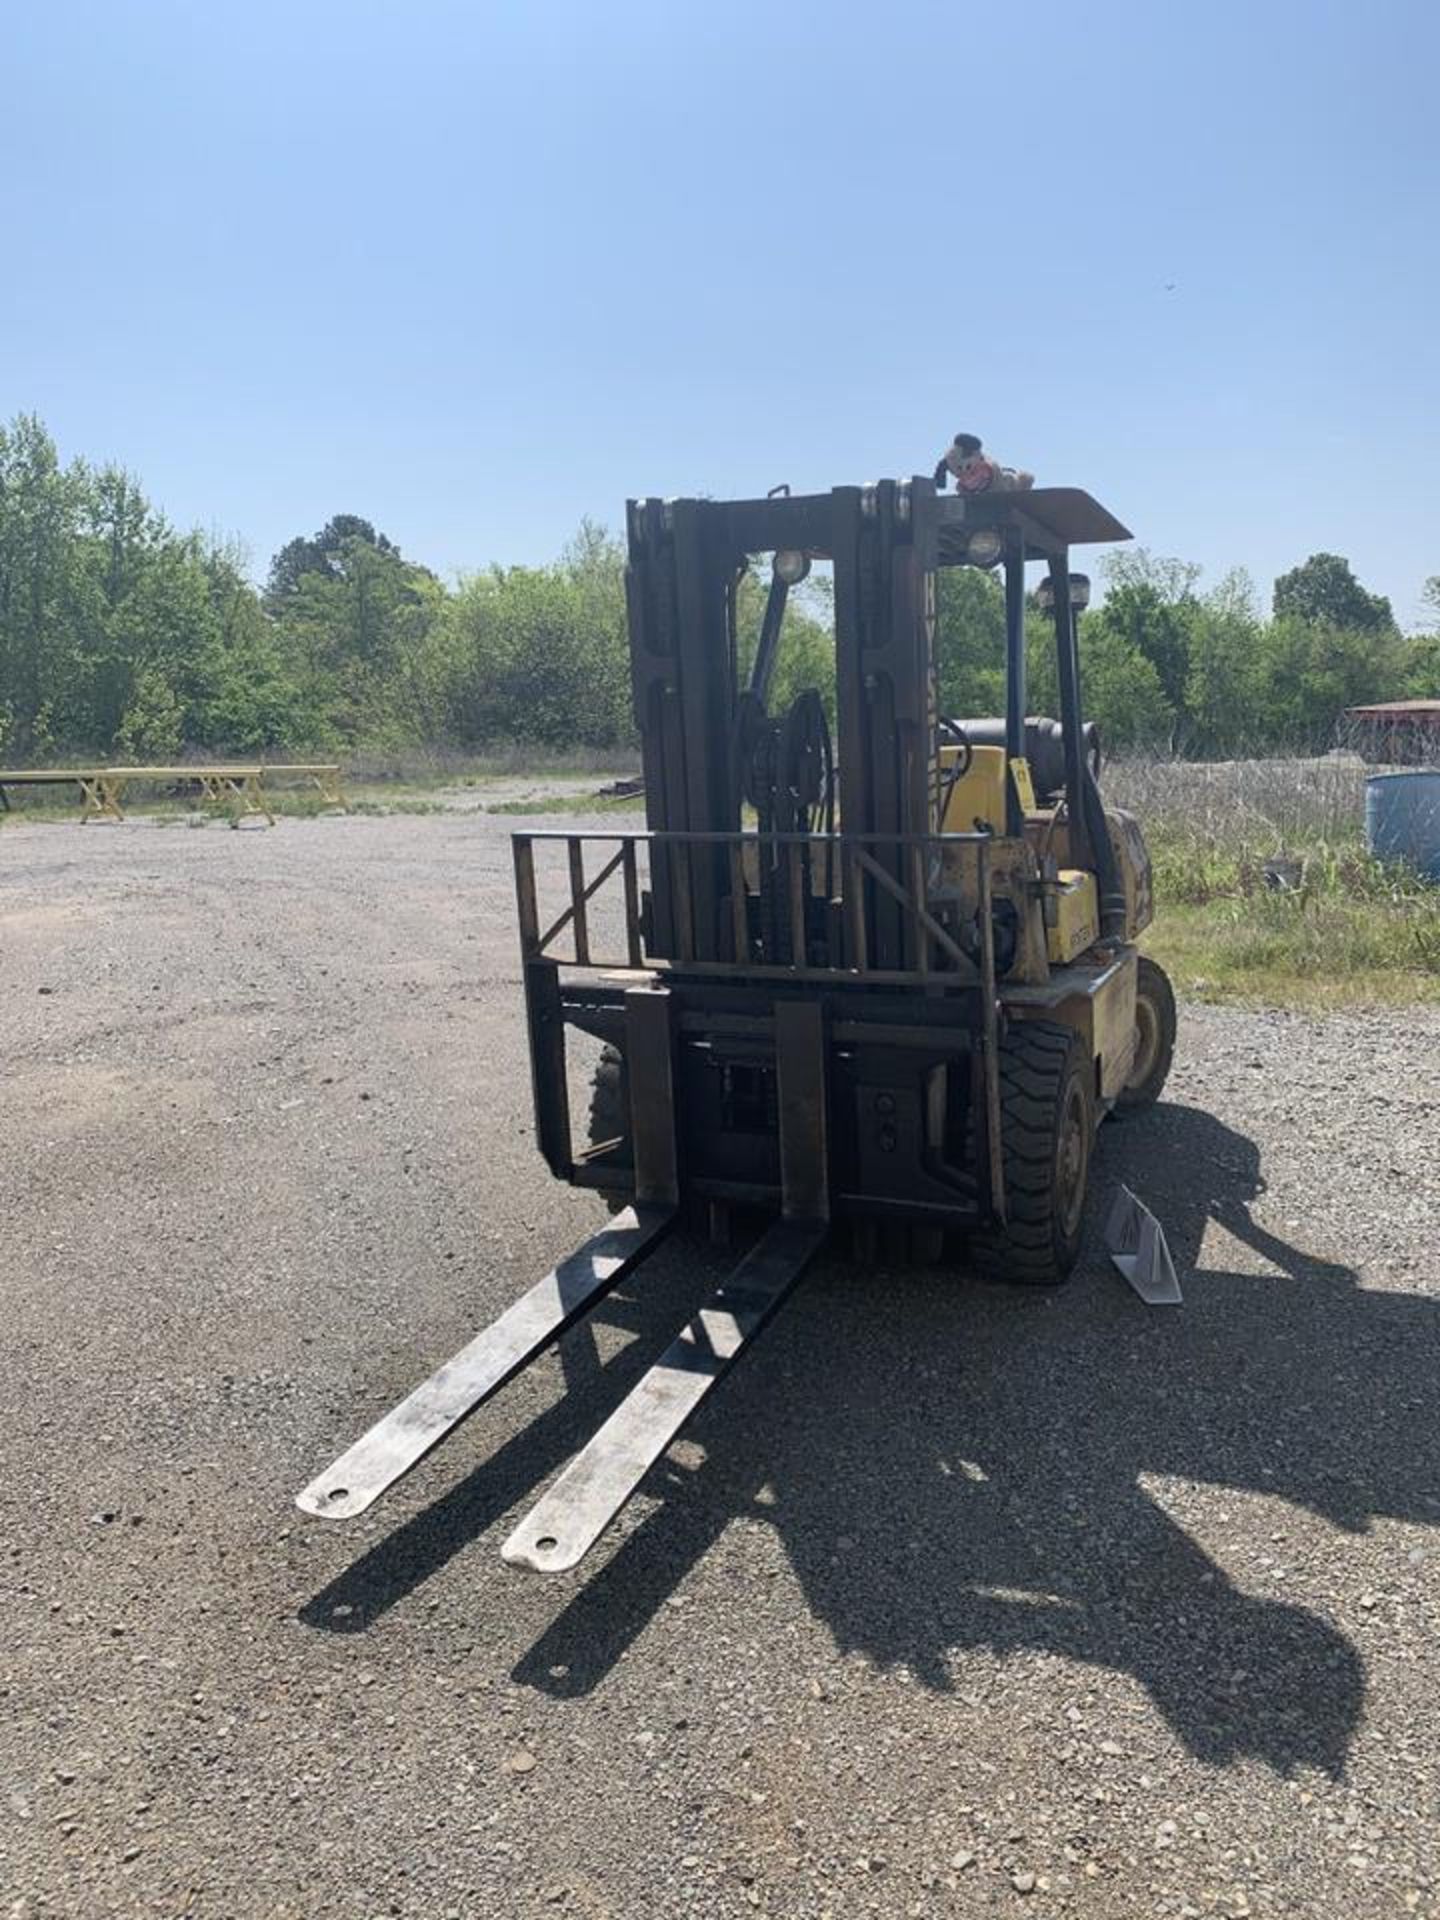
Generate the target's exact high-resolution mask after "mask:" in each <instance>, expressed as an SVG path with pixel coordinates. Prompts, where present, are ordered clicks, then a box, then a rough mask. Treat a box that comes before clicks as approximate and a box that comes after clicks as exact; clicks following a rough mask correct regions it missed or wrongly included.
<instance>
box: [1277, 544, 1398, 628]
mask: <svg viewBox="0 0 1440 1920" xmlns="http://www.w3.org/2000/svg"><path fill="white" fill-rule="evenodd" d="M1273 605H1274V610H1275V618H1276V619H1277V620H1302V621H1308V622H1309V623H1310V624H1312V625H1315V626H1326V627H1330V628H1332V629H1336V630H1348V631H1350V632H1354V633H1380V632H1383V631H1384V630H1385V629H1387V628H1393V627H1394V625H1395V616H1394V614H1393V613H1392V612H1391V609H1390V602H1389V601H1388V600H1387V599H1386V598H1385V597H1384V595H1383V594H1378V593H1367V592H1366V591H1365V589H1364V587H1362V586H1361V585H1360V582H1359V581H1358V580H1357V579H1356V578H1355V575H1354V574H1353V573H1352V571H1351V569H1350V562H1349V561H1348V560H1345V559H1342V558H1341V556H1340V555H1339V554H1338V553H1312V554H1311V556H1310V558H1309V559H1308V560H1306V561H1304V562H1303V563H1302V564H1301V565H1300V566H1298V567H1293V568H1292V569H1291V570H1290V572H1289V573H1282V574H1281V575H1280V577H1279V579H1278V580H1277V581H1276V582H1275V595H1274V602H1273Z"/></svg>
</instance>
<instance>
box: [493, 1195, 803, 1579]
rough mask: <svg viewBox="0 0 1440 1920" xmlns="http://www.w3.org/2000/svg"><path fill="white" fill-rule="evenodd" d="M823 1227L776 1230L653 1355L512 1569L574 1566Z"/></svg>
mask: <svg viewBox="0 0 1440 1920" xmlns="http://www.w3.org/2000/svg"><path fill="white" fill-rule="evenodd" d="M825 1234H826V1228H825V1226H824V1225H810V1224H804V1225H802V1224H800V1223H798V1222H795V1221H789V1220H782V1221H779V1222H778V1223H777V1224H776V1225H775V1226H773V1227H771V1229H770V1231H769V1232H768V1233H767V1234H766V1235H765V1236H764V1238H763V1239H762V1240H760V1241H759V1242H757V1244H756V1245H755V1246H754V1247H753V1248H752V1249H751V1250H750V1252H749V1253H748V1254H747V1255H746V1256H745V1258H744V1259H743V1260H742V1261H741V1262H740V1265H739V1266H738V1267H737V1268H736V1269H735V1271H734V1273H733V1274H732V1275H731V1276H730V1278H729V1279H728V1280H727V1281H726V1282H725V1284H724V1286H723V1287H721V1288H720V1289H719V1291H718V1292H717V1293H714V1294H712V1295H711V1297H710V1299H709V1301H708V1302H707V1303H706V1305H705V1306H703V1307H702V1308H701V1309H700V1311H699V1312H698V1313H697V1314H696V1315H695V1317H694V1319H693V1320H690V1321H689V1322H687V1324H686V1325H685V1326H684V1327H683V1328H682V1329H681V1330H680V1333H679V1334H678V1335H677V1336H676V1338H675V1339H674V1340H673V1341H672V1342H671V1343H670V1345H669V1346H668V1347H667V1348H666V1349H665V1351H664V1353H662V1354H661V1356H660V1358H659V1359H658V1360H657V1361H656V1362H655V1365H654V1366H653V1367H651V1369H650V1371H649V1372H648V1373H647V1374H646V1375H645V1376H644V1378H643V1379H642V1380H641V1381H640V1383H639V1385H638V1386H636V1387H635V1388H634V1389H633V1391H632V1392H631V1393H630V1394H629V1396H628V1397H627V1398H626V1399H624V1400H622V1401H621V1402H620V1405H619V1406H618V1407H617V1408H616V1409H615V1411H614V1413H612V1414H611V1416H610V1418H609V1419H608V1420H607V1421H606V1422H605V1424H604V1426H603V1427H601V1428H600V1430H599V1432H598V1433H597V1434H596V1435H595V1437H594V1438H593V1439H592V1440H591V1441H590V1443H589V1444H588V1446H586V1447H585V1448H584V1449H583V1450H582V1451H581V1452H580V1453H577V1454H576V1456H575V1458H574V1459H573V1460H572V1461H571V1462H570V1465H569V1466H568V1467H567V1468H566V1469H565V1471H564V1473H562V1474H561V1476H560V1478H559V1479H558V1480H557V1481H556V1482H555V1484H554V1486H553V1487H552V1488H551V1489H550V1491H549V1492H548V1493H547V1494H545V1495H544V1497H543V1498H542V1499H541V1500H539V1501H538V1502H537V1503H536V1505H535V1506H534V1507H533V1508H532V1509H531V1510H530V1512H529V1513H528V1514H527V1515H526V1517H525V1519H523V1520H522V1521H521V1522H520V1525H519V1526H518V1527H516V1529H515V1531H514V1532H513V1533H512V1534H511V1536H510V1538H509V1539H508V1540H507V1541H506V1542H505V1544H504V1546H503V1547H502V1548H501V1549H500V1554H501V1558H502V1559H505V1560H508V1561H510V1562H511V1563H512V1564H513V1565H516V1566H524V1567H533V1568H534V1569H535V1571H536V1572H537V1573H564V1572H567V1571H568V1570H569V1569H570V1568H571V1567H573V1566H576V1565H578V1564H579V1562H580V1561H581V1560H583V1559H584V1557H585V1555H586V1554H587V1553H588V1552H589V1551H590V1549H591V1547H593V1546H594V1544H595V1542H596V1541H597V1540H598V1539H599V1538H600V1535H601V1534H602V1533H603V1532H604V1531H605V1529H606V1527H608V1526H609V1524H610V1522H611V1521H612V1520H613V1519H614V1518H615V1515H616V1514H617V1513H618V1512H619V1511H620V1509H621V1508H622V1507H623V1506H624V1504H625V1502H626V1501H627V1500H628V1499H629V1498H630V1496H631V1494H632V1493H634V1491H635V1489H636V1488H637V1487H638V1486H639V1484H640V1482H641V1481H642V1480H643V1479H644V1478H645V1475H646V1474H647V1473H648V1472H649V1470H650V1468H651V1467H652V1466H654V1464H655V1462H656V1461H657V1460H658V1459H659V1458H660V1456H661V1454H662V1453H663V1452H664V1451H665V1449H666V1447H668V1446H669V1444H670V1442H671V1441H672V1440H673V1439H674V1438H675V1436H676V1434H677V1433H678V1432H679V1431H680V1429H681V1427H683V1426H684V1424H685V1422H686V1421H687V1420H688V1419H689V1418H690V1416H691V1414H692V1413H694V1411H695V1409H696V1408H697V1407H698V1406H699V1405H700V1402H701V1401H702V1400H703V1399H704V1398H705V1396H706V1394H707V1393H709V1391H710V1389H711V1388H712V1387H713V1386H714V1385H715V1382H716V1381H717V1380H718V1379H719V1378H720V1377H721V1375H722V1374H724V1373H725V1372H726V1371H727V1370H728V1369H729V1367H730V1366H731V1365H733V1363H734V1362H735V1361H736V1360H737V1359H739V1357H740V1355H741V1353H743V1352H744V1350H745V1348H746V1347H747V1346H748V1345H749V1343H750V1341H751V1340H753V1339H754V1337H755V1335H756V1334H757V1333H759V1331H760V1330H761V1328H762V1327H763V1326H764V1325H765V1323H766V1322H767V1321H768V1320H769V1319H770V1317H771V1315H772V1314H773V1313H774V1312H775V1310H776V1309H777V1308H778V1307H779V1306H780V1305H781V1303H782V1302H783V1301H784V1299H785V1297H786V1295H787V1294H788V1293H789V1292H790V1291H791V1289H792V1288H793V1287H794V1286H795V1284H796V1282H797V1281H798V1280H799V1279H800V1276H801V1275H802V1274H803V1273H804V1271H805V1268H806V1267H807V1266H808V1265H809V1262H810V1259H811V1256H812V1255H813V1254H814V1253H815V1251H816V1249H817V1248H818V1247H819V1246H820V1244H821V1242H822V1241H823V1240H824V1238H825Z"/></svg>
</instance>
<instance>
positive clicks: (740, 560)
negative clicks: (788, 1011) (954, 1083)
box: [626, 477, 1129, 968]
mask: <svg viewBox="0 0 1440 1920" xmlns="http://www.w3.org/2000/svg"><path fill="white" fill-rule="evenodd" d="M627 530H628V544H629V564H628V567H627V571H626V592H627V604H628V608H629V618H630V644H631V661H632V671H633V678H634V700H635V714H636V720H637V724H638V727H639V732H640V741H641V752H642V759H643V771H644V780H645V795H646V823H647V826H648V827H649V829H650V830H651V832H652V833H655V834H684V835H694V834H714V835H716V836H723V835H732V834H735V833H736V832H738V831H739V830H740V828H741V826H742V822H743V798H744V796H743V791H742V783H741V782H740V780H739V779H737V776H736V751H735V748H736V736H737V722H738V720H739V716H740V711H741V708H742V706H743V704H744V700H745V695H744V694H743V693H742V690H741V689H740V687H739V683H738V669H739V662H738V656H737V645H736V621H735V601H736V591H737V587H738V583H739V581H740V579H741V577H742V576H743V574H744V572H745V570H746V568H747V566H748V565H749V563H750V560H751V558H752V557H753V556H754V555H756V554H764V553H772V554H781V555H789V554H793V555H796V556H803V558H804V560H805V562H806V563H807V564H808V562H809V560H811V559H822V560H828V561H830V562H831V563H832V565H833V569H834V607H835V666H836V674H835V681H836V717H837V735H838V741H837V744H838V774H837V778H836V793H835V799H836V805H837V810H838V815H839V819H840V822H841V823H842V826H843V830H844V832H845V834H847V835H852V836H853V835H871V836H894V837H895V842H892V844H890V845H889V846H888V847H882V849H881V850H880V856H879V857H881V858H883V860H884V862H885V863H886V865H887V866H888V867H889V868H890V869H891V870H892V871H893V876H894V877H895V878H896V880H897V881H898V880H900V879H901V878H902V875H901V873H900V871H899V861H900V849H899V846H898V841H899V839H901V838H903V837H907V836H924V835H933V834H935V833H937V832H938V831H939V827H940V772H939V757H938V745H939V739H940V726H939V722H940V715H939V711H938V698H937V671H936V666H937V661H936V641H937V593H936V570H937V567H939V566H945V565H957V564H972V565H973V564H999V566H1000V567H1001V568H1002V570H1003V576H1004V582H1005V619H1006V703H1005V736H1004V737H1005V748H1006V757H1007V760H1009V761H1012V762H1013V761H1015V760H1017V759H1020V758H1022V757H1024V755H1025V752H1026V687H1027V675H1026V664H1027V662H1026V640H1027V636H1026V618H1025V615H1026V585H1025V567H1026V563H1027V561H1031V560H1036V559H1041V560H1044V561H1046V562H1048V566H1049V577H1050V583H1051V592H1052V595H1053V605H1054V633H1055V645H1056V664H1057V670H1058V671H1057V680H1058V685H1059V691H1060V709H1061V711H1060V716H1059V717H1060V724H1061V734H1062V740H1063V748H1064V756H1065V774H1066V779H1065V787H1066V791H1067V793H1069V794H1072V795H1079V796H1082V803H1081V804H1080V805H1079V806H1077V807H1074V808H1073V809H1072V812H1073V814H1074V820H1073V825H1072V843H1071V844H1072V858H1073V859H1074V860H1075V863H1076V864H1077V865H1083V864H1085V863H1086V861H1087V859H1090V860H1093V861H1094V862H1095V863H1096V865H1097V867H1098V869H1099V872H1100V880H1101V895H1102V918H1103V917H1104V916H1105V914H1106V913H1107V912H1108V913H1109V915H1110V916H1111V917H1112V919H1113V916H1114V913H1115V910H1116V900H1115V882H1114V875H1113V861H1107V859H1106V855H1107V853H1108V851H1109V849H1108V836H1107V834H1106V829H1105V822H1104V815H1103V812H1102V810H1101V808H1100V806H1099V796H1098V792H1097V791H1096V790H1095V784H1094V781H1093V779H1092V778H1090V777H1089V773H1088V769H1087V766H1086V763H1085V743H1084V727H1083V718H1082V713H1081V694H1080V668H1079V659H1078V653H1077V648H1076V637H1075V622H1074V615H1073V610H1072V607H1071V595H1070V574H1069V546H1070V544H1071V542H1072V541H1075V542H1078V541H1109V540H1121V539H1127V538H1128V537H1129V536H1128V533H1127V531H1126V529H1125V528H1124V527H1122V526H1121V525H1120V523H1119V522H1118V521H1116V520H1115V519H1113V517H1112V516H1111V515H1110V514H1108V513H1107V512H1106V511H1105V510H1104V509H1103V508H1102V507H1100V506H1099V505H1098V503H1097V502H1095V501H1094V500H1092V499H1091V498H1090V496H1089V495H1088V494H1085V493H1083V492H1080V491H1079V490H1078V489H1073V488H1045V489H1040V490H1036V491H1032V492H1028V493H1006V494H992V495H981V496H979V497H978V498H969V499H967V498H962V497H960V496H950V495H941V494H937V492H936V490H935V486H934V483H933V481H932V480H931V479H929V478H923V477H916V478H913V479H911V480H908V481H895V480H881V481H878V482H877V483H875V484H874V485H872V486H865V487H837V488H835V489H834V490H833V491H832V492H830V493H828V494H813V495H806V496H800V497H791V496H789V495H782V496H780V497H771V498H768V499H764V500H742V501H709V500H674V501H665V502H661V501H659V500H639V501H632V502H631V503H630V504H629V508H628V513H627ZM980 554H983V555H984V556H985V559H984V560H983V561H981V560H979V559H977V558H976V557H972V556H978V555H980ZM777 598H778V601H779V607H778V610H777V608H776V605H775V603H776V600H777ZM779 612H783V593H782V594H779V595H778V596H777V593H776V589H775V588H773V587H772V604H771V607H769V608H767V619H766V631H765V633H764V635H763V636H762V643H761V652H762V660H763V663H764V666H765V667H768V665H769V663H770V659H772V658H773V651H774V647H775V642H776V638H777V636H778V613H779ZM762 672H763V668H762ZM750 691H751V693H752V694H753V693H754V692H756V691H757V690H756V689H755V688H754V686H753V683H752V689H751V690H750ZM1007 809H1008V830H1009V831H1010V832H1011V833H1013V834H1018V833H1019V832H1020V831H1021V819H1020V813H1019V801H1018V798H1017V796H1016V793H1015V791H1014V788H1013V784H1011V785H1010V786H1009V788H1008V792H1007ZM651 882H652V892H651V900H650V915H651V919H650V925H649V929H648V931H649V934H650V940H649V946H650V950H651V951H652V952H654V953H655V954H657V955H665V956H670V957H680V956H682V955H686V954H687V951H688V957H689V958H691V959H694V960H697V961H702V962H718V961H721V960H724V959H726V958H731V959H733V958H734V957H735V954H734V946H733V941H732V939H731V936H730V931H729V927H730V922H729V919H728V918H727V915H726V913H725V910H724V903H725V901H726V899H727V897H728V895H729V893H730V881H729V877H728V876H727V873H726V870H725V859H724V851H723V848H722V847H721V846H720V845H719V844H718V842H717V844H716V845H714V846H713V847H711V848H709V849H708V851H706V850H701V849H698V848H686V849H685V850H684V851H683V852H682V851H681V850H680V849H679V848H678V847H677V848H671V849H670V850H669V852H668V854H667V855H666V856H665V857H662V858H660V859H657V860H655V861H654V862H653V863H652V872H651ZM871 894H872V897H871V898H869V899H867V901H866V903H865V913H866V926H865V934H866V938H867V943H868V945H867V951H868V953H869V954H870V956H871V957H872V959H873V963H874V964H876V965H879V966H883V967H890V968H894V967H901V966H904V965H906V964H908V961H909V959H911V958H913V954H911V955H907V933H906V919H905V915H904V914H903V912H902V911H901V908H900V905H899V903H898V902H897V901H896V900H894V899H893V897H890V896H888V895H886V894H885V893H884V892H883V891H882V892H881V893H880V894H879V896H878V897H873V896H874V890H873V889H872V890H871ZM848 964H851V965H853V964H854V956H853V954H851V955H850V956H849V960H848Z"/></svg>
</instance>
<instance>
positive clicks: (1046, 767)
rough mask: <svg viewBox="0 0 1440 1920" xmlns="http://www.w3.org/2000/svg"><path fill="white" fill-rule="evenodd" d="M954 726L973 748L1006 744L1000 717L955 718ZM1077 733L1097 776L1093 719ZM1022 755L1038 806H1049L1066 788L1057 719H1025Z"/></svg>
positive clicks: (1097, 743)
mask: <svg viewBox="0 0 1440 1920" xmlns="http://www.w3.org/2000/svg"><path fill="white" fill-rule="evenodd" d="M955 725H956V726H957V727H959V729H960V730H961V732H962V733H963V734H964V735H965V738H966V739H967V740H968V741H969V742H970V744H971V746H972V747H1003V746H1004V745H1005V722H1004V721H1003V720H994V719H989V720H957V721H956V722H955ZM1080 734H1081V738H1082V739H1083V741H1084V747H1085V758H1086V759H1087V760H1088V761H1089V762H1090V771H1091V773H1092V774H1094V775H1095V777H1096V778H1097V779H1098V778H1099V774H1100V729H1099V728H1098V727H1097V726H1096V724H1095V722H1094V721H1093V720H1087V721H1086V722H1085V723H1084V725H1083V726H1082V727H1081V729H1080ZM1025 758H1026V759H1027V760H1028V761H1029V762H1030V783H1031V785H1032V786H1033V787H1034V789H1035V798H1036V800H1037V801H1038V802H1039V804H1040V805H1041V806H1049V805H1052V804H1053V803H1054V802H1055V801H1056V800H1057V799H1058V798H1059V796H1060V794H1061V793H1062V792H1063V790H1064V787H1065V734H1064V729H1063V728H1062V727H1061V725H1060V722H1059V721H1058V720H1052V719H1049V718H1047V717H1046V716H1044V715H1039V716H1036V717H1034V718H1031V719H1028V720H1026V722H1025Z"/></svg>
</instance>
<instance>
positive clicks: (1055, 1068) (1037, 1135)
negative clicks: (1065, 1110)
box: [970, 1020, 1093, 1287]
mask: <svg viewBox="0 0 1440 1920" xmlns="http://www.w3.org/2000/svg"><path fill="white" fill-rule="evenodd" d="M1079 1046H1080V1042H1079V1037H1078V1035H1077V1034H1076V1033H1075V1032H1074V1030H1073V1029H1072V1028H1070V1027H1062V1026H1059V1025H1055V1024H1052V1023H1051V1022H1049V1021H1041V1020H1025V1021H1017V1022H1016V1023H1015V1024H1014V1025H1012V1026H1011V1027H1010V1028H1009V1030H1008V1031H1007V1032H1006V1034H1005V1036H1004V1038H1003V1039H1002V1040H1001V1042H1000V1122H1001V1151H1002V1154H1003V1160H1004V1169H1005V1197H1006V1211H1007V1214H1008V1218H1007V1220H1006V1222H1005V1224H1004V1225H1003V1226H995V1227H989V1228H986V1229H984V1230H983V1231H981V1232H979V1233H976V1234H973V1235H972V1236H971V1240H970V1253H971V1258H972V1260H973V1261H974V1264H975V1266H976V1267H977V1268H978V1269H979V1271H980V1272H981V1273H982V1274H984V1275H985V1276H986V1277H987V1278H990V1279H998V1280H1008V1281H1012V1282H1015V1283H1018V1284H1019V1285H1021V1286H1031V1287H1053V1286H1059V1285H1061V1284H1062V1283H1063V1282H1064V1281H1065V1280H1067V1279H1068V1278H1069V1274H1070V1268H1071V1266H1072V1265H1073V1264H1074V1250H1073V1249H1071V1250H1069V1253H1068V1257H1066V1251H1065V1250H1064V1249H1062V1248H1061V1247H1059V1246H1058V1244H1057V1240H1058V1235H1057V1223H1056V1218H1055V1184H1054V1169H1055V1127H1056V1121H1057V1115H1058V1112H1059V1108H1060V1103H1061V1100H1062V1098H1063V1095H1064V1090H1065V1086H1066V1082H1067V1080H1068V1078H1069V1077H1070V1075H1071V1073H1072V1072H1074V1071H1075V1070H1076V1068H1075V1065H1074V1062H1075V1056H1076V1054H1077V1052H1078V1050H1079ZM1092 1127H1093V1119H1092Z"/></svg>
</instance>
